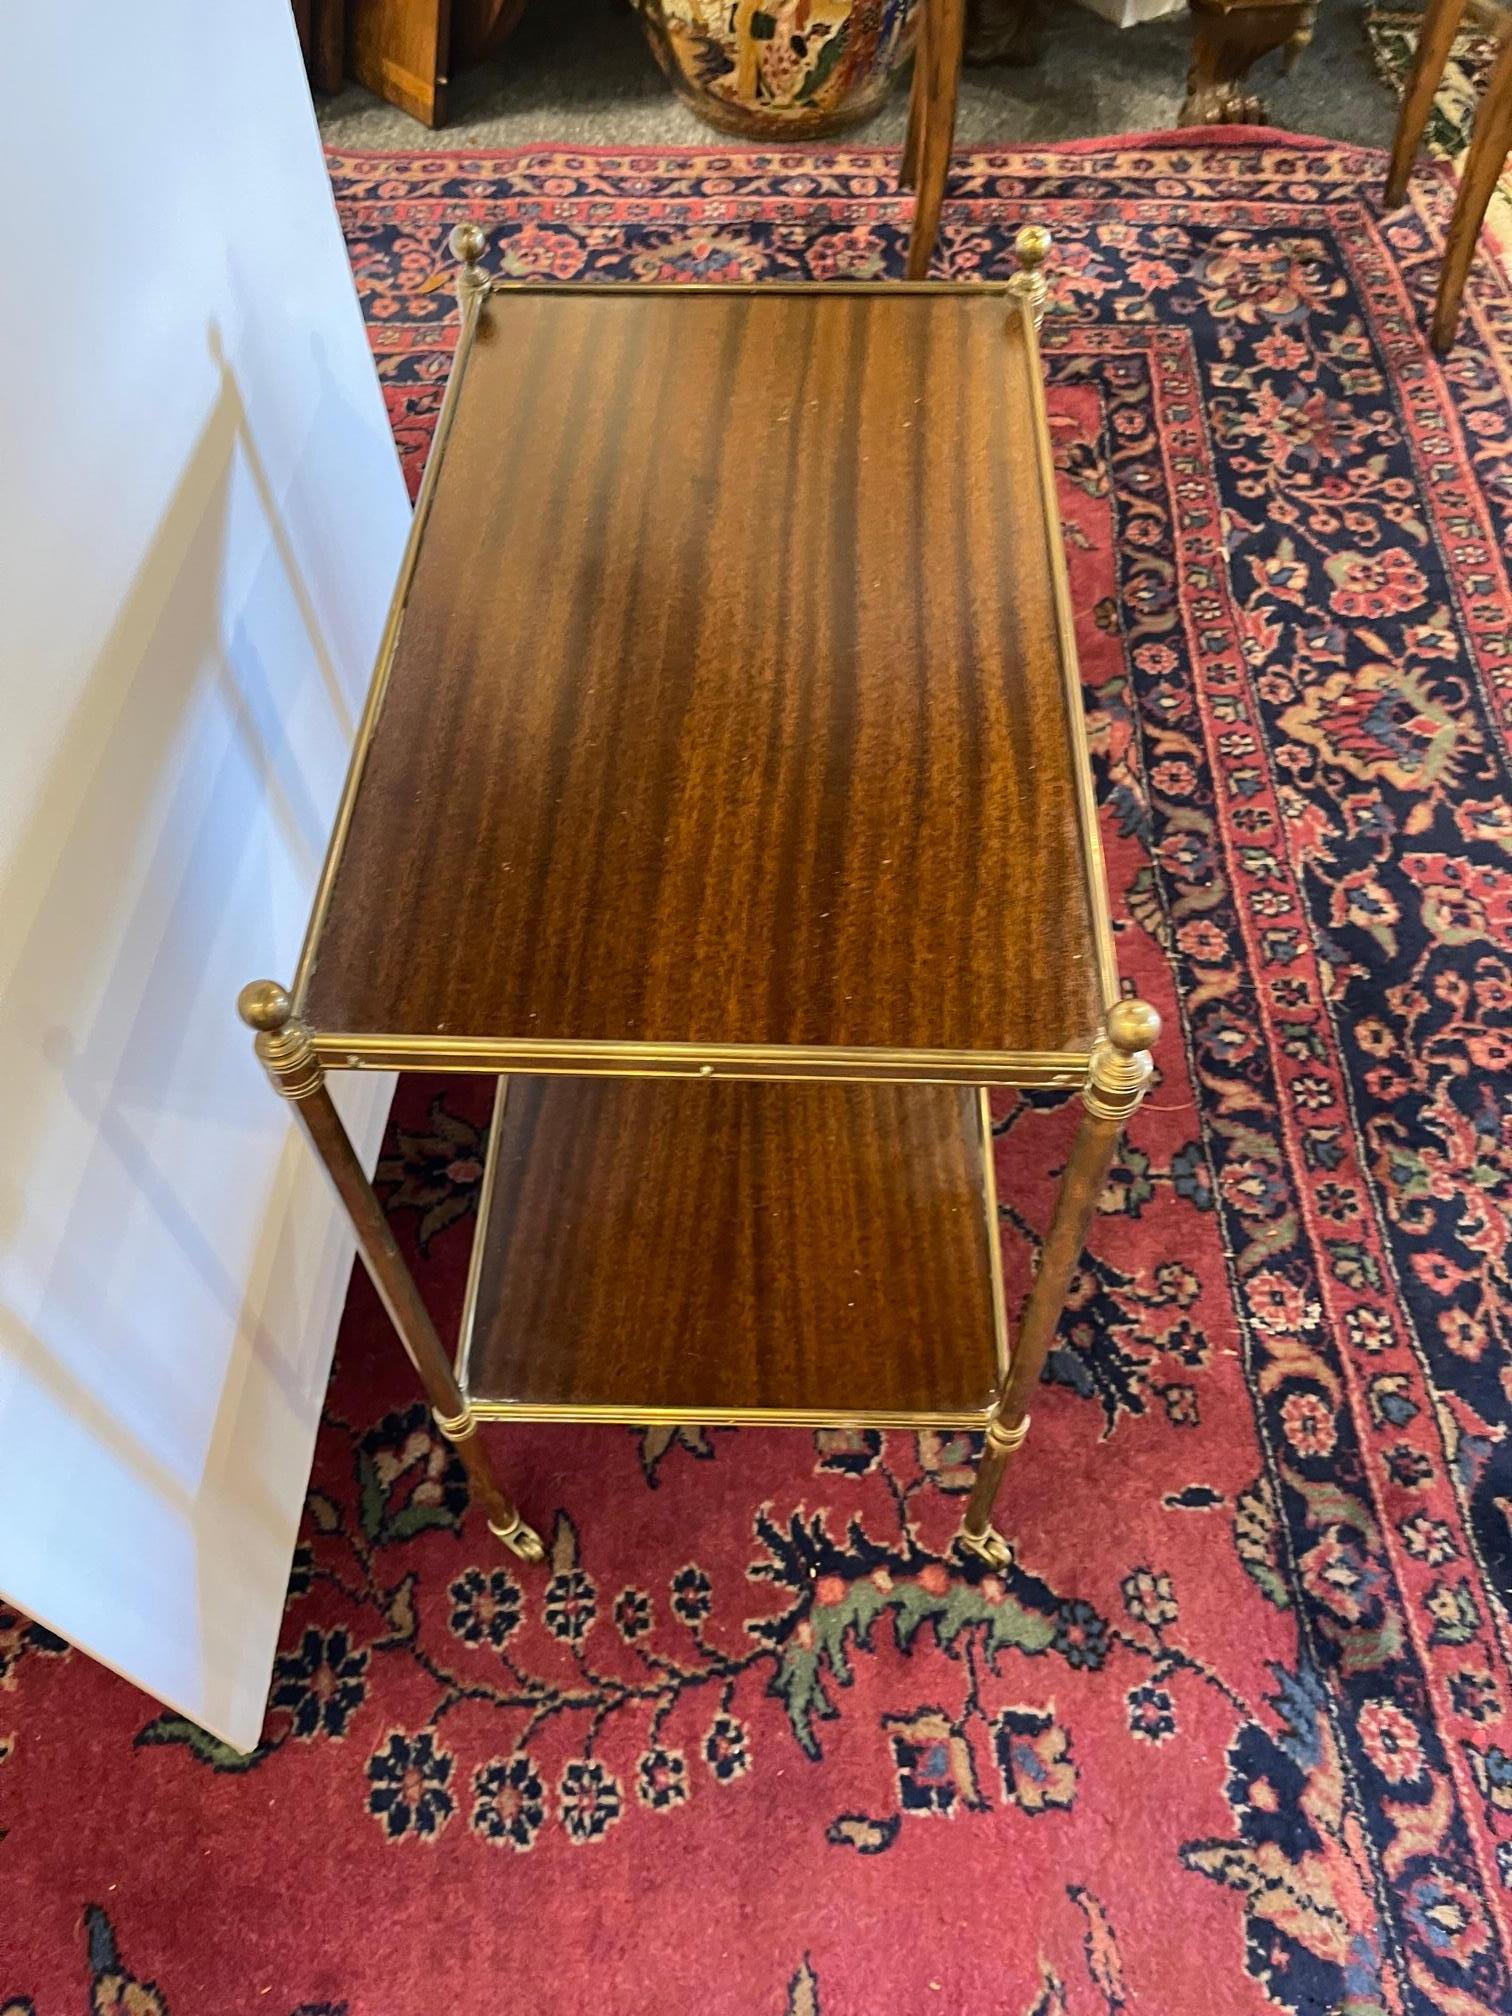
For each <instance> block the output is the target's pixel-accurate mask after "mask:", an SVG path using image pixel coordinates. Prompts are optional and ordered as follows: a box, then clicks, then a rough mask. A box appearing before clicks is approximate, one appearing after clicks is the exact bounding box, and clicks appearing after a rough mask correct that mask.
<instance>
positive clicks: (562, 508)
mask: <svg viewBox="0 0 1512 2016" xmlns="http://www.w3.org/2000/svg"><path fill="white" fill-rule="evenodd" d="M1038 397H1039V391H1038V387H1037V386H1036V384H1035V383H1034V377H1033V364H1032V359H1031V356H1030V354H1029V350H1028V345H1027V343H1026V340H1025V338H1024V335H1023V332H1022V328H1021V326H1020V323H1019V318H1018V315H1017V313H1016V311H1015V310H1013V309H1011V308H1010V306H1009V304H1008V303H1007V302H1006V301H1005V300H1004V299H1003V297H1002V296H1000V295H995V294H991V293H988V292H986V291H982V292H977V291H975V290H967V291H964V292H949V291H942V292H938V293H932V292H904V291H899V290H897V289H896V288H894V289H892V290H890V291H889V290H879V291H875V292H874V291H869V290H862V291H846V290H840V291H835V292H822V291H821V292H803V291H793V290H788V291H782V290H778V289H762V290H751V291H744V290H742V291H724V290H713V291H709V292H693V293H683V292H682V291H681V290H673V291H671V292H652V291H646V290H636V289H625V290H607V291H602V292H573V291H572V290H570V289H567V290H560V291H552V292H547V291H540V292H535V291H531V290H523V291H518V292H504V293H501V294H496V295H495V296H494V297H493V298H492V299H491V300H490V301H489V302H488V303H487V304H486V305H485V307H484V310H483V313H482V317H481V321H480V325H479V331H478V336H477V340H476V343H475V346H474V350H473V353H472V356H471V359H470V361H469V363H468V365H467V369H466V373H465V376H464V379H463V382H462V386H461V391H460V398H459V402H458V405H457V412H456V421H455V425H454V427H453V429H452V433H451V438H450V443H449V446H448V449H447V454H446V460H445V463H444V465H443V467H442V469H441V471H440V478H439V482H438V485H437V488H436V493H435V499H434V504H433V507H432V510H431V514H430V517H429V520H428V522H427V525H426V529H425V533H424V537H423V541H422V545H421V549H420V553H419V558H418V562H417V566H416V570H415V575H414V580H413V583H412V587H411V592H410V598H409V603H408V607H407V610H406V614H405V618H404V624H403V629H402V633H401V636H400V640H399V645H398V650H397V655H396V659H395V662H394V666H393V671H392V676H391V680H390V684H389V688H388V692H387V696H386V699H385V702H384V705H383V708H382V712H381V715H380V717H379V722H378V728H377V733H376V736H375V738H374V742H373V744H372V747H371V751H370V754H369V756H368V759H367V763H366V767H365V770H364V772H363V775H362V781H361V786H360V790H359V792H358V795H357V799H356V803H355V809H354V813H353V817H352V820H351V824H350V828H349V831H348V834H347V838H346V842H345V846H344V850H343V852H342V855H341V857H340V860H339V863H338V866H337V870H336V874H335V879H334V882H333V885H332V894H331V901H330V904H329V908H328V912H327V916H326V920H325V924H324V929H323V931H322V933H321V936H320V938H319V941H318V945H317V948H316V957H315V961H314V964H313V968H312V973H311V977H310V980H309V984H308V987H307V989H306V995H305V1001H304V1012H305V1013H306V1015H307V1016H308V1018H309V1020H310V1021H311V1022H312V1023H313V1024H314V1026H315V1027H316V1028H317V1029H321V1030H327V1031H337V1030H342V1031H373V1032H377V1031H384V1032H388V1033H393V1034H399V1035H410V1036H423V1037H427V1038H429V1037H433V1036H434V1037H442V1038H455V1037H468V1038H494V1039H501V1038H519V1039H546V1040H549V1041H552V1042H558V1043H563V1042H565V1043H575V1042H584V1043H600V1044H603V1043H607V1044H618V1043H625V1044H636V1043H664V1044H683V1045H695V1046H696V1045H698V1044H700V1043H725V1044H739V1045H748V1046H758V1047H762V1046H791V1045H800V1046H825V1047H833V1046H839V1047H846V1048H848V1047H857V1048H865V1049H872V1050H878V1051H892V1052H901V1051H914V1050H920V1049H925V1050H929V1049H933V1050H939V1051H950V1052H971V1053H977V1052H1002V1051H1040V1052H1066V1051H1085V1049H1086V1047H1087V1045H1088V1043H1089V1041H1090V1039H1091V1037H1092V1035H1093V1034H1094V1032H1095V1029H1096V1026H1097V1023H1098V1019H1099V1011H1100V1007H1101V1000H1100V993H1099V986H1098V972H1097V961H1096V953H1095V946H1094V935H1093V923H1092V912H1091V906H1090V902H1089V881H1088V875H1089V870H1088V863H1087V858H1086V851H1085V848H1084V845H1083V841H1082V836H1081V834H1080V831H1079V827H1078V818H1077V805H1076V783H1075V757H1074V754H1073V748H1072V743H1071V739H1070V725H1069V720H1068V714H1067V703H1066V697H1065V690H1064V684H1063V674H1062V665H1061V658H1060V646H1059V643H1058V639H1057V629H1056V610H1055V599H1054V589H1053V583H1052V577H1051V572H1050V566H1049V548H1048V543H1047V542H1048V533H1047V515H1046V510H1047V505H1046V499H1045V497H1044V495H1043V493H1042V487H1041V482H1040V477H1039V473H1038V463H1037V457H1036V436H1035V409H1034V401H1035V400H1036V399H1037V398H1038Z"/></svg>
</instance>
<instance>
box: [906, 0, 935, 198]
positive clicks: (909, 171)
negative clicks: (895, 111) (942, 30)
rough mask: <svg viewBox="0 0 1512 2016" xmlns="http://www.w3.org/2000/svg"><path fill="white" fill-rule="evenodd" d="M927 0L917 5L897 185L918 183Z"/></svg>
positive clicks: (926, 66)
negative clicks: (917, 10)
mask: <svg viewBox="0 0 1512 2016" xmlns="http://www.w3.org/2000/svg"><path fill="white" fill-rule="evenodd" d="M928 51H929V0H924V5H923V6H922V7H921V8H920V9H919V26H918V31H917V33H916V35H915V38H914V66H913V78H912V80H911V82H910V84H909V87H908V134H907V137H906V138H905V140H904V142H903V159H902V162H901V163H900V164H899V167H898V187H899V188H900V189H917V188H918V186H919V154H920V152H921V150H922V148H923V145H924V110H925V108H924V92H925V84H924V80H925V77H926V76H927V74H928V71H929V54H928Z"/></svg>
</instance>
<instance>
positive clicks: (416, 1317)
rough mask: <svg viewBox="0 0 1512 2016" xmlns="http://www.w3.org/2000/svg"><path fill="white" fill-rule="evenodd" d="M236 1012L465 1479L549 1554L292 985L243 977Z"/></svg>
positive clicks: (522, 1552)
mask: <svg viewBox="0 0 1512 2016" xmlns="http://www.w3.org/2000/svg"><path fill="white" fill-rule="evenodd" d="M236 1007H237V1013H238V1014H239V1015H240V1016H241V1018H242V1020H243V1022H245V1023H246V1025H247V1027H248V1028H249V1029H252V1030H255V1031H256V1036H255V1040H254V1048H255V1049H256V1051H257V1055H258V1058H259V1059H260V1061H261V1063H262V1066H263V1069H264V1070H265V1071H266V1072H267V1074H268V1076H269V1078H271V1079H272V1081H273V1085H274V1088H275V1090H277V1091H278V1092H279V1093H280V1094H282V1096H283V1097H284V1098H285V1099H287V1100H288V1101H289V1102H290V1104H291V1105H292V1106H293V1108H294V1113H295V1116H296V1118H297V1119H298V1120H299V1123H300V1125H301V1126H302V1127H303V1129H304V1131H305V1134H306V1136H307V1138H308V1140H309V1142H310V1145H311V1147H313V1149H314V1150H315V1153H316V1154H317V1155H318V1156H319V1157H320V1160H321V1161H322V1162H323V1163H324V1164H325V1169H326V1174H327V1175H328V1176H329V1177H330V1179H331V1182H332V1183H333V1184H334V1185H335V1189H336V1194H337V1196H338V1197H339V1198H340V1199H341V1202H342V1204H343V1205H344V1206H345V1208H346V1213H347V1216H348V1218H350V1220H351V1222H352V1229H353V1231H354V1232H355V1233H356V1235H357V1250H358V1252H359V1253H361V1255H362V1258H363V1262H364V1264H365V1266H366V1267H367V1270H368V1273H369V1274H370V1275H371V1276H372V1280H373V1286H374V1287H375V1288H376V1289H377V1290H378V1293H379V1296H380V1297H381V1299H382V1302H383V1306H384V1308H385V1309H387V1311H388V1313H389V1319H390V1321H391V1322H392V1323H393V1326H394V1328H395V1329H396V1330H397V1331H398V1332H399V1341H400V1343H401V1344H403V1346H404V1348H405V1350H406V1352H407V1353H408V1354H409V1359H410V1363H411V1364H412V1365H413V1366H414V1368H415V1370H416V1372H418V1373H419V1375H420V1382H421V1384H422V1385H423V1386H424V1388H425V1393H426V1397H427V1399H428V1400H429V1401H430V1404H431V1412H432V1414H433V1415H434V1417H435V1422H436V1426H437V1427H438V1428H439V1429H440V1430H441V1433H442V1434H443V1435H444V1436H445V1437H446V1439H447V1440H448V1441H449V1442H450V1443H451V1444H452V1445H453V1447H454V1448H455V1449H456V1451H457V1454H458V1455H459V1456H460V1457H461V1459H462V1465H463V1468H464V1469H465V1470H466V1472H467V1478H468V1483H469V1484H470V1485H471V1487H472V1490H473V1493H474V1495H475V1496H476V1497H477V1499H478V1500H479V1502H480V1503H481V1504H482V1506H483V1510H484V1514H485V1516H486V1518H487V1520H488V1526H489V1531H490V1532H491V1533H493V1534H494V1535H495V1536H496V1537H497V1538H498V1539H500V1540H502V1541H503V1543H504V1545H505V1546H506V1547H508V1548H509V1549H510V1551H511V1552H512V1553H514V1554H517V1555H518V1556H519V1557H520V1559H521V1560H523V1561H544V1560H545V1558H546V1550H545V1549H544V1547H543V1546H542V1545H541V1539H540V1535H539V1534H538V1533H536V1532H535V1531H534V1530H533V1528H531V1527H529V1526H527V1525H526V1524H525V1521H524V1520H523V1519H522V1518H521V1517H520V1515H519V1513H518V1511H516V1509H515V1507H514V1505H513V1503H512V1502H511V1500H510V1499H509V1497H508V1496H507V1494H506V1493H505V1492H504V1491H503V1489H502V1488H501V1487H500V1485H499V1482H498V1479H497V1478H496V1477H495V1476H494V1472H493V1465H492V1464H491V1463H490V1461H489V1459H488V1456H487V1454H486V1452H485V1450H484V1448H483V1445H482V1443H481V1442H480V1441H479V1440H478V1439H477V1436H478V1423H477V1420H476V1418H475V1417H474V1415H473V1412H472V1409H471V1407H470V1406H469V1405H468V1402H467V1401H466V1399H465V1398H464V1397H463V1394H462V1390H461V1388H460V1387H459V1386H458V1384H457V1377H456V1374H455V1372H454V1371H453V1370H452V1364H451V1360H450V1358H448V1356H447V1354H446V1352H445V1351H444V1349H443V1348H442V1344H441V1339H440V1338H439V1337H438V1336H437V1335H436V1327H435V1325H434V1324H433V1323H432V1322H431V1319H430V1312H429V1311H428V1310H427V1309H426V1306H425V1304H424V1302H423V1301H422V1300H421V1297H420V1291H419V1289H418V1288H417V1287H416V1286H415V1280H414V1276H413V1275H412V1274H411V1273H410V1270H409V1268H408V1267H407V1266H406V1265H405V1262H404V1256H403V1255H402V1254H401V1253H400V1251H399V1247H398V1245H397V1243H396V1242H395V1239H394V1235H393V1232H392V1231H391V1230H390V1228H389V1222H388V1219H387V1217H386V1216H385V1215H384V1210H383V1206H382V1205H381V1204H380V1203H379V1202H378V1199H377V1197H376V1196H375V1195H374V1192H373V1187H372V1185H371V1184H370V1183H369V1182H368V1179H367V1176H366V1173H365V1172H364V1170H363V1167H362V1164H361V1162H360V1161H359V1160H358V1158H357V1151H356V1150H355V1149H354V1148H353V1146H352V1143H351V1139H350V1137H349V1136H348V1134H347V1131H346V1128H345V1127H344V1126H343V1124H342V1120H341V1115H340V1114H339V1113H338V1112H337V1111H336V1107H335V1104H334V1102H333V1100H332V1098H331V1095H330V1092H329V1091H328V1090H327V1088H326V1082H325V1071H324V1069H323V1067H322V1066H321V1063H320V1060H319V1058H318V1057H317V1056H316V1055H315V1051H314V1048H313V1047H312V1045H311V1043H310V1038H309V1033H308V1031H307V1030H306V1029H305V1028H304V1026H303V1025H302V1024H301V1023H299V1022H296V1021H294V1020H293V1017H292V1009H291V1004H290V1001H289V997H288V995H287V994H286V993H285V992H284V990H283V988H282V987H280V986H278V985H277V984H276V983H275V982H273V981H271V980H255V981H253V982H252V984H251V985H250V986H248V987H244V988H243V989H242V991H241V994H240V996H239V998H238V1000H237V1004H236Z"/></svg>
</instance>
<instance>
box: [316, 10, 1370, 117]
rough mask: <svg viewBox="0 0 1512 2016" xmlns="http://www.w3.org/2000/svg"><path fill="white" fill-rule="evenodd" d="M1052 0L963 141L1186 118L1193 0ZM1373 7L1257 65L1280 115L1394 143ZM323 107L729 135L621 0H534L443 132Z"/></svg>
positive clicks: (976, 111) (468, 84)
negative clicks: (1135, 22) (1165, 8)
mask: <svg viewBox="0 0 1512 2016" xmlns="http://www.w3.org/2000/svg"><path fill="white" fill-rule="evenodd" d="M1042 7H1043V14H1044V21H1045V33H1044V54H1043V57H1042V59H1041V61H1040V62H1039V63H1038V64H1036V65H1035V66H1034V67H1033V68H1031V69H1024V70H1016V69H1006V68H993V69H986V70H968V71H967V72H966V74H965V77H964V79H963V81H962V87H961V109H960V119H959V124H958V127H957V134H958V137H959V139H960V140H961V142H962V143H969V142H971V141H996V142H1001V143H1009V142H1013V141H1030V142H1035V141H1039V142H1044V141H1050V140H1070V139H1077V138H1081V137H1082V136H1085V135H1089V134H1103V133H1134V132H1140V131H1144V130H1148V129H1152V128H1159V127H1166V126H1170V125H1173V124H1174V122H1175V118H1176V110H1177V107H1178V106H1179V104H1180V103H1181V97H1182V86H1183V81H1184V79H1185V75H1186V67H1187V63H1188V60H1189V54H1190V42H1191V27H1190V23H1189V21H1188V19H1187V16H1186V15H1185V14H1184V13H1182V14H1174V15H1169V16H1167V17H1166V18H1165V19H1164V20H1160V21H1152V22H1147V23H1145V24H1144V25H1143V26H1141V27H1136V28H1128V29H1117V28H1113V27H1111V26H1110V25H1109V24H1108V23H1107V22H1105V21H1103V20H1101V19H1100V18H1099V17H1098V16H1097V15H1095V14H1091V13H1088V12H1087V11H1086V10H1085V9H1084V8H1082V7H1079V6H1077V5H1076V4H1075V0H1042ZM1363 13H1364V6H1363V0H1322V7H1321V10H1320V14H1319V20H1318V31H1317V35H1316V38H1315V39H1314V41H1313V44H1312V47H1311V48H1310V49H1308V50H1307V51H1306V53H1305V54H1304V55H1303V57H1302V59H1301V61H1300V62H1299V63H1298V64H1297V66H1296V68H1295V70H1294V71H1293V72H1292V74H1291V76H1289V77H1286V76H1283V75H1282V72H1281V62H1280V57H1279V55H1277V56H1267V57H1264V58H1262V59H1261V61H1260V62H1259V63H1257V64H1256V66H1255V68H1254V70H1253V71H1252V72H1251V75H1250V78H1249V88H1250V89H1251V90H1255V91H1258V92H1259V93H1260V95H1261V96H1262V97H1263V98H1264V99H1265V101H1266V106H1267V109H1268V112H1269V115H1270V118H1271V120H1272V122H1273V123H1274V124H1275V125H1278V126H1285V127H1288V128H1290V129H1291V130H1292V131H1293V132H1299V133H1321V134H1324V135H1326V136H1327V137H1328V138H1330V139H1337V140H1354V141H1361V142H1364V143H1366V144H1367V145H1374V146H1385V145H1386V144H1387V143H1388V142H1389V140H1390V138H1391V129H1392V126H1393V124H1394V122H1395V119H1396V100H1395V99H1394V97H1393V96H1392V95H1391V93H1390V92H1389V91H1388V90H1387V89H1386V87H1385V86H1384V85H1382V84H1381V83H1380V82H1379V81H1378V79H1377V78H1376V76H1375V73H1374V71H1373V70H1372V69H1371V67H1370V59H1369V55H1368V53H1367V51H1366V47H1365V31H1364V27H1363V25H1362V20H1363ZM319 109H320V121H321V126H322V128H323V129H324V133H325V137H326V140H327V142H328V144H329V145H331V146H333V147H344V148H373V149H376V150H380V151H382V150H390V151H397V150H401V149H405V148H419V147H426V146H434V145H438V144H439V145H442V146H452V147H514V146H520V145H523V144H526V143H529V142H538V141H554V142H558V143H560V144H562V145H565V146H590V145H595V144H597V145H602V146H611V147H613V146H634V147H692V146H698V145H700V144H709V143H711V142H714V143H715V144H717V142H715V136H714V135H713V134H712V133H711V130H710V128H708V127H707V126H705V125H704V124H703V123H702V122H701V121H700V120H699V119H698V118H696V117H695V116H694V114H693V113H691V112H690V111H688V110H687V109H686V108H685V107H684V106H683V105H681V104H680V103H679V102H678V100H677V99H676V98H674V97H673V95H672V91H671V87H670V86H669V85H668V84H667V82H666V80H665V78H663V76H662V75H661V72H660V71H659V70H658V69H657V67H656V64H655V61H654V60H653V58H652V56H651V53H650V50H649V49H648V48H647V46H646V41H645V37H644V35H643V33H642V31H641V29H640V27H639V25H638V23H637V22H636V21H635V19H634V18H633V17H632V16H631V15H630V14H629V13H628V12H627V11H626V10H625V8H624V7H623V5H622V4H616V0H533V4H532V6H531V7H530V9H529V11H528V12H527V14H526V17H525V19H524V21H523V22H522V23H521V25H520V27H519V28H518V30H517V31H516V32H515V34H514V36H513V37H512V38H511V40H510V41H509V42H508V43H507V44H506V45H505V47H504V49H503V51H502V52H501V54H500V56H499V57H498V58H497V60H496V61H495V62H494V63H492V64H488V65H484V66H482V67H481V68H479V69H477V70H475V71H473V72H471V73H470V74H467V75H464V76H462V77H460V78H458V79H457V80H456V82H455V84H454V85H453V87H452V105H451V118H450V120H449V121H448V123H447V125H446V127H445V128H444V129H443V130H442V132H441V133H439V134H436V135H434V136H432V135H430V134H428V133H427V131H426V129H425V128H424V127H422V126H419V125H417V124H416V123H415V121H414V120H412V119H410V118H408V117H407V116H406V115H405V114H404V113H402V112H396V111H394V110H393V109H392V107H390V106H387V105H381V104H380V103H379V102H378V100H377V99H375V98H374V97H372V96H371V94H370V93H368V92H366V91H363V90H361V89H360V88H358V87H357V86H356V85H351V86H349V87H348V88H347V89H346V90H344V91H342V92H341V93H340V95H339V96H337V97H335V98H331V99H326V100H323V101H321V103H320V108H319ZM904 110H905V105H904V94H903V92H902V91H901V90H899V91H896V92H895V93H894V94H893V97H892V99H891V100H890V101H889V103H888V104H887V105H886V106H885V107H884V108H883V109H882V111H881V112H880V113H879V114H878V115H877V117H876V118H875V119H873V120H872V121H871V123H870V124H869V125H867V126H864V127H859V128H856V129H855V130H854V134H853V135H852V136H851V137H853V138H856V139H858V140H862V141H873V142H876V143H878V144H886V145H895V144H897V143H898V142H900V141H901V140H902V138H903V123H904Z"/></svg>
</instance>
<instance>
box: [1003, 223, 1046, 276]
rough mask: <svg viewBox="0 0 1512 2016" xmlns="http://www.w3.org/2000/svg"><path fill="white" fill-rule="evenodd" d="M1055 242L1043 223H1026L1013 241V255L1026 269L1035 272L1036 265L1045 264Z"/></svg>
mask: <svg viewBox="0 0 1512 2016" xmlns="http://www.w3.org/2000/svg"><path fill="white" fill-rule="evenodd" d="M1052 243H1053V240H1052V239H1051V236H1050V233H1049V232H1048V231H1047V230H1046V229H1045V227H1044V225H1043V224H1026V225H1025V226H1024V228H1023V230H1022V231H1020V233H1019V234H1018V236H1017V238H1015V239H1014V241H1013V256H1014V258H1015V259H1017V261H1018V263H1019V265H1020V266H1022V267H1024V268H1025V269H1026V271H1028V272H1031V273H1032V272H1033V271H1034V269H1035V267H1036V266H1043V265H1044V263H1045V261H1046V259H1047V258H1048V257H1049V256H1050V247H1051V244H1052Z"/></svg>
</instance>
